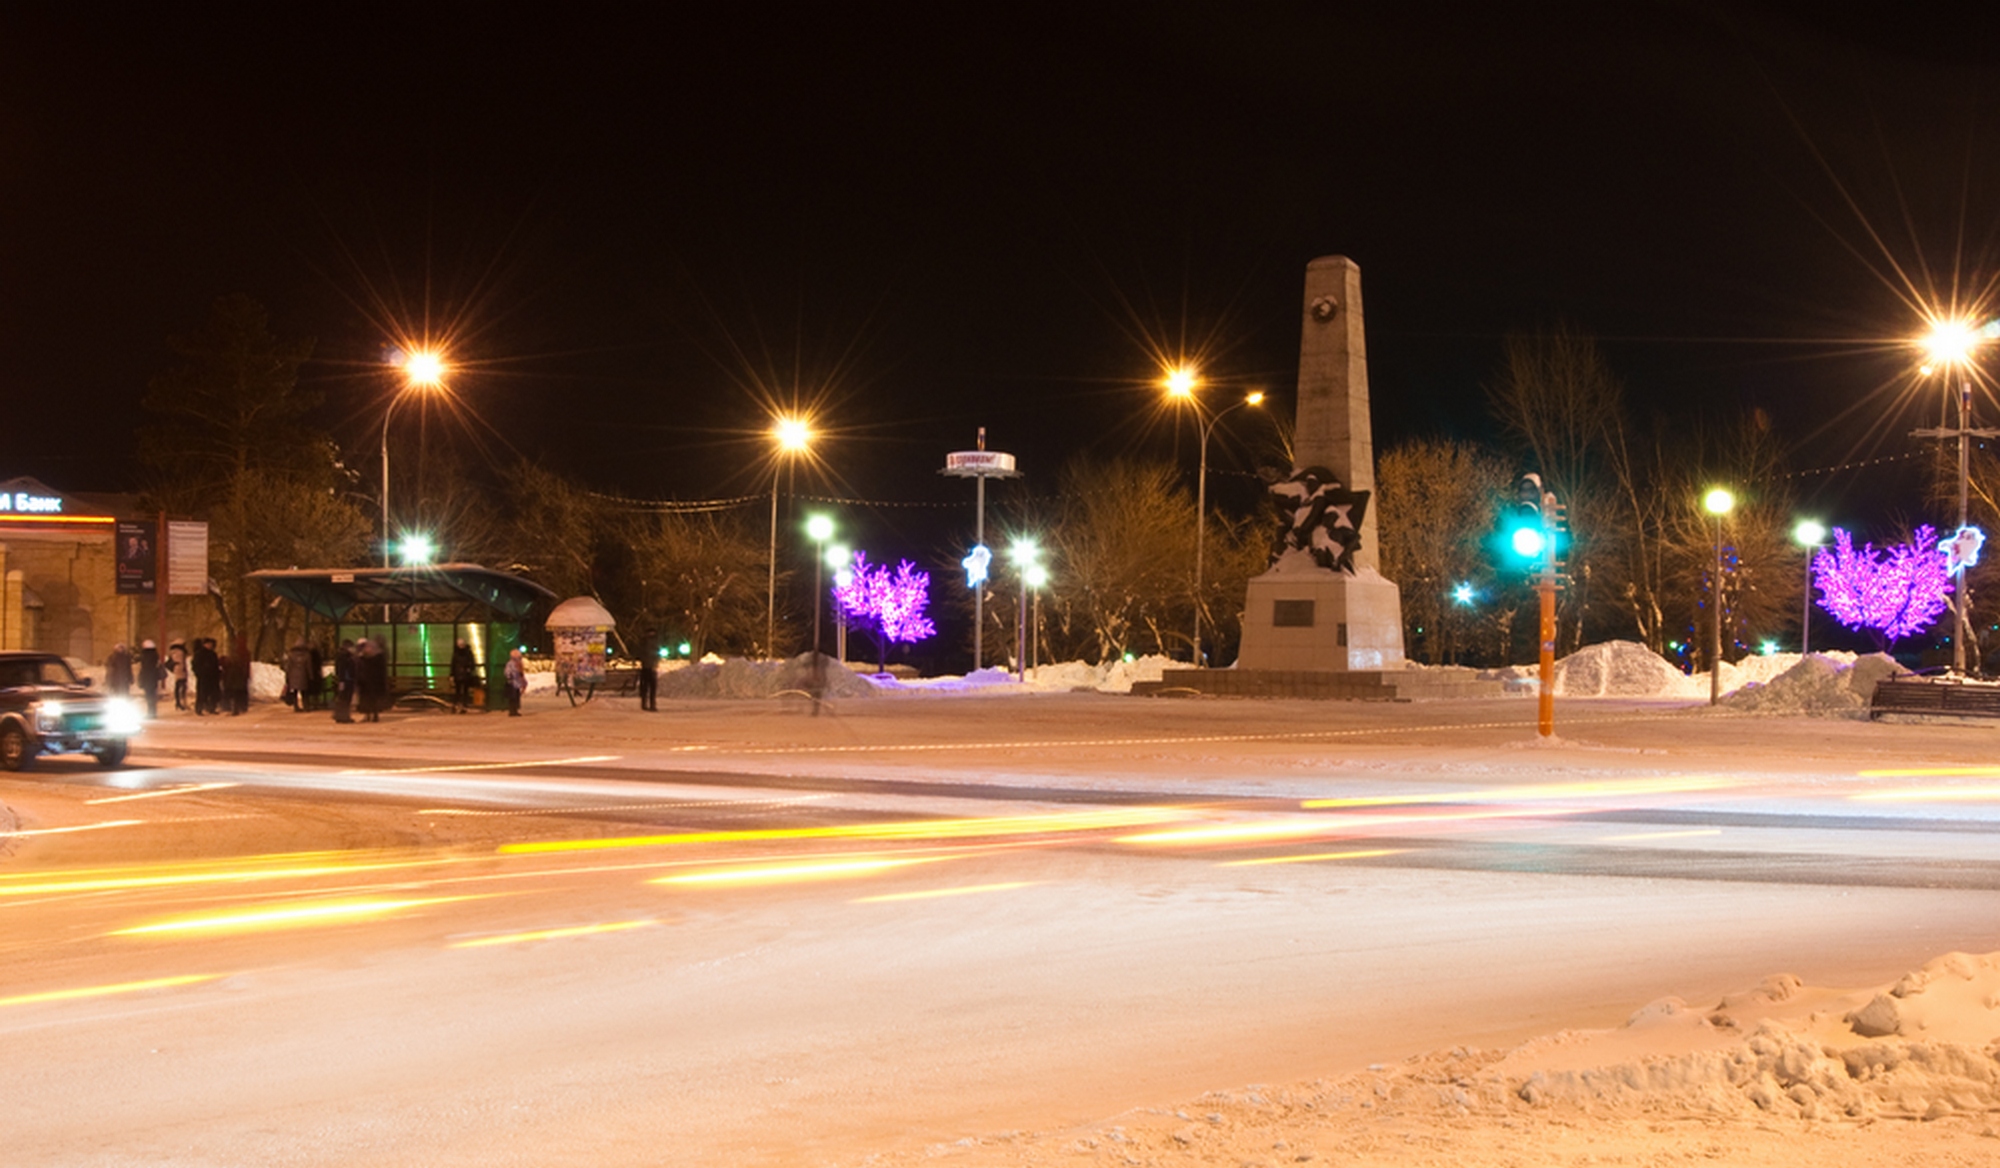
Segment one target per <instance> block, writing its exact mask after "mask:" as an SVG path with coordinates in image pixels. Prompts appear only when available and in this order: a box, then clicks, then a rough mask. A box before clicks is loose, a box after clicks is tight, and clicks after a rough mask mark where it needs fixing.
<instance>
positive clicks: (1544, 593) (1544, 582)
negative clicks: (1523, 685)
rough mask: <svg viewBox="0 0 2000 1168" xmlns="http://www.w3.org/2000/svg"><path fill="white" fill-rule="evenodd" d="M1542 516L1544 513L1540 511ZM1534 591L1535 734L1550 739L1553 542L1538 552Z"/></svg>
mask: <svg viewBox="0 0 2000 1168" xmlns="http://www.w3.org/2000/svg"><path fill="white" fill-rule="evenodd" d="M1544 514H1546V512H1544ZM1535 592H1536V593H1537V594H1538V595H1539V597H1540V599H1541V609H1542V622H1541V646H1542V649H1541V660H1540V665H1541V670H1542V680H1541V685H1539V686H1537V687H1536V689H1537V697H1538V701H1539V703H1540V709H1539V710H1538V711H1537V718H1536V723H1535V729H1536V731H1537V732H1538V733H1539V734H1540V735H1541V736H1542V737H1543V738H1549V737H1552V736H1553V735H1554V734H1555V732H1556V553H1555V541H1554V540H1550V541H1549V546H1548V547H1547V548H1545V549H1544V550H1543V552H1542V571H1541V575H1540V578H1539V579H1537V580H1536V581H1535Z"/></svg>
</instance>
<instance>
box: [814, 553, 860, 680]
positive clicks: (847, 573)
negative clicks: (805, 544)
mask: <svg viewBox="0 0 2000 1168" xmlns="http://www.w3.org/2000/svg"><path fill="white" fill-rule="evenodd" d="M820 559H821V562H823V563H824V564H826V566H827V567H829V568H832V569H833V586H834V587H836V588H845V587H847V586H848V585H849V584H852V583H853V582H854V569H853V568H851V567H849V565H850V564H852V563H853V562H854V549H852V548H850V547H848V546H847V545H846V544H839V543H837V544H834V545H833V546H832V547H830V548H827V549H826V551H825V552H824V553H823V554H822V555H821V557H820ZM833 658H834V660H836V661H838V662H840V663H841V664H842V665H846V664H847V610H846V609H845V608H842V607H841V606H840V605H839V604H838V603H836V604H835V605H834V606H833Z"/></svg>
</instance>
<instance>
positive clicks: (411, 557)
mask: <svg viewBox="0 0 2000 1168" xmlns="http://www.w3.org/2000/svg"><path fill="white" fill-rule="evenodd" d="M396 550H397V552H398V553H400V554H401V555H402V557H403V566H404V567H406V568H409V567H422V566H423V565H426V564H429V563H430V562H431V560H432V559H433V558H435V557H436V556H437V544H436V542H435V541H433V540H432V539H431V537H430V536H428V535H425V534H423V533H422V532H411V533H410V534H409V535H406V536H404V537H403V542H402V543H400V544H398V545H396Z"/></svg>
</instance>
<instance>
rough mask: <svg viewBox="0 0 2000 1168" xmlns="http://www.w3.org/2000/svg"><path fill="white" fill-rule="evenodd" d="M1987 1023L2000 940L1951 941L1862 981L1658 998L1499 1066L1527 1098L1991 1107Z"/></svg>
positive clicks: (1728, 1110)
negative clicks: (1861, 987) (1701, 1004)
mask: <svg viewBox="0 0 2000 1168" xmlns="http://www.w3.org/2000/svg"><path fill="white" fill-rule="evenodd" d="M1995 1035H2000V953H1989V954H1984V955H1973V954H1966V953H1948V954H1945V955H1944V956H1942V957H1939V958H1936V959H1934V960H1932V961H1930V962H1927V963H1926V964H1925V965H1924V966H1923V967H1922V968H1920V969H1917V970H1914V971H1912V972H1911V973H1909V974H1907V975H1905V976H1904V977H1903V978H1901V979H1900V980H1899V981H1897V982H1896V983H1895V984H1894V985H1891V986H1886V987H1882V988H1881V989H1879V990H1871V991H1862V992H1860V993H1858V994H1847V995H1837V994H1833V993H1830V992H1829V991H1812V990H1809V989H1808V988H1807V987H1805V986H1804V985H1803V984H1802V983H1801V982H1800V981H1799V979H1798V978H1796V977H1793V976H1791V975H1789V974H1779V975H1777V976H1774V977H1770V978H1766V979H1765V980H1764V982H1763V984H1762V985H1760V986H1759V987H1757V988H1756V989H1755V990H1751V991H1749V992H1747V993H1743V994H1736V995H1731V996H1729V997H1725V998H1724V999H1723V1000H1722V1001H1721V1002H1720V1003H1719V1004H1717V1005H1716V1006H1715V1007H1714V1008H1713V1009H1711V1010H1693V1009H1689V1008H1688V1006H1687V1004H1686V1003H1684V1002H1682V1001H1681V1000H1680V999H1678V998H1666V999H1662V1000H1661V1001H1658V1002H1655V1003H1653V1004H1652V1005H1649V1006H1647V1007H1645V1008H1644V1009H1641V1010H1640V1011H1639V1012H1638V1013H1636V1014H1634V1015H1633V1016H1632V1017H1631V1019H1630V1020H1628V1021H1627V1022H1626V1023H1625V1025H1624V1026H1623V1027H1621V1028H1620V1029H1619V1030H1617V1031H1596V1032H1583V1033H1578V1032H1568V1033H1565V1034H1558V1035H1554V1036H1552V1037H1550V1038H1543V1039H1536V1040H1535V1041H1533V1042H1530V1043H1528V1044H1526V1045H1524V1046H1522V1047H1520V1048H1518V1049H1516V1050H1514V1051H1513V1052H1511V1053H1510V1054H1508V1056H1507V1057H1506V1058H1505V1059H1503V1060H1501V1061H1500V1062H1499V1063H1498V1064H1496V1065H1495V1066H1494V1073H1495V1074H1496V1075H1497V1076H1498V1077H1499V1078H1500V1079H1501V1080H1502V1081H1503V1082H1504V1083H1505V1084H1506V1086H1507V1088H1508V1089H1510V1090H1511V1091H1512V1092H1513V1093H1514V1095H1515V1096H1516V1097H1517V1098H1519V1099H1520V1100H1521V1101H1523V1102H1525V1103H1528V1104H1530V1105H1544V1104H1548V1103H1555V1102H1575V1103H1584V1104H1589V1105H1593V1106H1595V1107H1602V1106H1605V1105H1610V1106H1612V1107H1620V1106H1624V1107H1634V1108H1644V1109H1645V1110H1647V1111H1649V1112H1655V1113H1657V1112H1660V1111H1666V1110H1681V1111H1689V1112H1694V1113H1696V1114H1707V1115H1755V1114H1759V1113H1769V1114H1775V1115H1781V1116H1790V1117H1797V1118H1800V1119H1808V1120H1811V1119H1820V1120H1826V1119H1848V1120H1866V1119H1870V1118H1873V1117H1876V1116H1882V1117H1891V1118H1907V1119H1938V1118H1941V1117H1943V1116H1947V1115H1952V1114H1970V1115H1978V1114H1983V1113H1986V1112H1989V1111H1992V1110H1993V1109H1995V1108H2000V1048H1996V1046H1995V1039H1994V1036H1995ZM1676 1048H1679V1049H1676ZM1690 1048H1692V1049H1690ZM1604 1054H1613V1055H1614V1056H1615V1055H1617V1054H1624V1055H1626V1057H1624V1058H1616V1059H1615V1061H1602V1062H1600V1061H1599V1059H1598V1058H1595V1057H1593V1056H1597V1055H1604ZM1544 1064H1546V1065H1544Z"/></svg>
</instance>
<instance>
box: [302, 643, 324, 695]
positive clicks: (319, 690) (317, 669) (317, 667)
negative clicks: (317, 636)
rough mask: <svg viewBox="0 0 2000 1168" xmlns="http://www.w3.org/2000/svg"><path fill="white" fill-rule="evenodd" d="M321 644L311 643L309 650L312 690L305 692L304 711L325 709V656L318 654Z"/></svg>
mask: <svg viewBox="0 0 2000 1168" xmlns="http://www.w3.org/2000/svg"><path fill="white" fill-rule="evenodd" d="M321 644H322V642H319V641H315V642H313V646H312V649H311V650H310V653H311V656H312V688H311V689H309V690H307V691H306V709H308V710H324V709H325V708H326V654H324V653H322V652H320V648H319V647H320V645H321Z"/></svg>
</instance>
